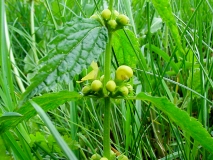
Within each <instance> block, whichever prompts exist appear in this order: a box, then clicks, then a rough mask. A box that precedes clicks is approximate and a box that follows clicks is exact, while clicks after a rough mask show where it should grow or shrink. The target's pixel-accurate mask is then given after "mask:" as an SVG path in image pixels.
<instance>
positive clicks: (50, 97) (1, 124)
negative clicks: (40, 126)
mask: <svg viewBox="0 0 213 160" xmlns="http://www.w3.org/2000/svg"><path fill="white" fill-rule="evenodd" d="M81 97H82V96H81V95H80V94H79V93H77V92H69V91H61V92H58V93H49V94H44V95H43V96H39V97H35V98H33V101H34V102H36V103H37V104H38V105H39V106H41V107H42V109H43V110H44V111H48V110H50V109H55V108H56V107H58V106H59V105H62V104H64V103H65V102H67V101H74V100H77V99H79V98H81ZM16 112H17V114H21V115H22V116H17V117H15V118H12V119H5V117H4V116H2V117H0V134H1V133H3V132H5V131H6V130H8V129H10V128H14V127H16V126H17V125H18V124H19V123H20V122H22V121H23V120H28V119H30V118H31V117H33V116H35V115H36V114H37V112H36V111H35V109H34V108H33V107H32V105H31V104H30V103H29V102H27V103H25V104H24V105H23V106H22V107H21V108H19V109H17V110H16Z"/></svg>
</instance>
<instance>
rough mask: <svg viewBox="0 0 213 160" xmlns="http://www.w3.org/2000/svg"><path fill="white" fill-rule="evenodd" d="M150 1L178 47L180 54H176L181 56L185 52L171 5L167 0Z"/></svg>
mask: <svg viewBox="0 0 213 160" xmlns="http://www.w3.org/2000/svg"><path fill="white" fill-rule="evenodd" d="M152 3H153V5H154V7H155V9H156V10H157V11H158V13H159V15H160V16H161V18H162V19H163V21H164V22H165V23H166V25H167V26H168V27H169V29H170V31H171V34H172V36H173V39H174V41H175V43H176V45H177V47H178V50H179V53H181V55H178V56H179V57H183V55H184V54H185V52H184V50H183V47H182V44H181V37H180V35H179V32H178V27H177V25H176V21H175V18H174V16H173V13H172V7H171V5H170V1H169V0H152Z"/></svg>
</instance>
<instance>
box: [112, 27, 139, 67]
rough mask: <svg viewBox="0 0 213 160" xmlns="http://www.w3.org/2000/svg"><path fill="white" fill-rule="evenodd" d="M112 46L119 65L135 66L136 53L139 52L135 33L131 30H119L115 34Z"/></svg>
mask: <svg viewBox="0 0 213 160" xmlns="http://www.w3.org/2000/svg"><path fill="white" fill-rule="evenodd" d="M112 46H113V49H114V51H115V55H116V58H117V60H118V63H119V65H123V64H125V65H128V66H130V67H133V68H134V67H135V66H136V63H137V56H136V54H138V53H139V50H140V48H139V43H138V40H137V38H136V37H135V35H134V33H133V32H132V31H130V30H118V31H116V32H115V34H114V35H113V39H112Z"/></svg>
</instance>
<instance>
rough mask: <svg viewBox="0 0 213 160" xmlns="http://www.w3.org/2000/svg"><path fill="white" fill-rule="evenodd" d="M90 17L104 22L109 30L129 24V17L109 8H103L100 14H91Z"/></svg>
mask: <svg viewBox="0 0 213 160" xmlns="http://www.w3.org/2000/svg"><path fill="white" fill-rule="evenodd" d="M90 18H93V19H96V20H98V21H99V22H100V23H102V24H104V25H105V26H106V27H107V28H108V30H109V31H115V30H118V29H121V28H123V27H124V26H126V25H128V24H129V18H128V17H127V16H126V15H124V14H120V13H119V12H118V11H116V10H113V11H112V12H111V11H110V10H109V9H104V10H103V11H102V12H101V14H100V15H99V14H93V15H92V16H91V17H90Z"/></svg>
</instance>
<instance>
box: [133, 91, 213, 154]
mask: <svg viewBox="0 0 213 160" xmlns="http://www.w3.org/2000/svg"><path fill="white" fill-rule="evenodd" d="M136 99H140V100H147V101H149V102H151V103H152V104H154V106H155V107H157V108H158V109H160V110H161V111H163V112H164V113H165V114H166V115H167V116H168V117H169V118H170V119H171V120H172V121H173V122H175V123H176V124H177V125H179V126H180V127H181V128H182V129H183V130H184V131H185V132H187V133H188V134H189V135H191V137H192V138H194V139H195V140H197V141H198V142H199V143H200V144H201V145H202V146H203V147H204V148H206V149H207V150H208V151H209V152H211V153H213V139H212V137H211V136H210V134H209V133H208V132H207V130H206V129H205V128H203V126H202V124H201V123H200V122H198V121H197V119H195V118H193V117H190V116H189V115H188V113H187V112H185V111H184V110H181V109H180V108H178V107H176V106H175V105H174V104H173V103H171V102H170V101H169V100H168V99H167V98H165V97H153V96H150V95H147V94H145V93H139V94H138V95H137V96H136Z"/></svg>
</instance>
